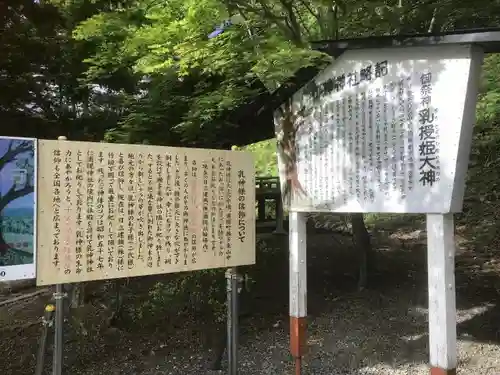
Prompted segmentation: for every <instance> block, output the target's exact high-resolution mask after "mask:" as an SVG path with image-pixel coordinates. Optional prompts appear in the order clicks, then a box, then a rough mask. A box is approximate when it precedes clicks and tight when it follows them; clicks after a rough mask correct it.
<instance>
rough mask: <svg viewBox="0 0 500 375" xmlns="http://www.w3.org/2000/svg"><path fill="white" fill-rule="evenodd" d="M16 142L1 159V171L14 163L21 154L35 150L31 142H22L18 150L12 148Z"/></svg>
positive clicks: (10, 145)
mask: <svg viewBox="0 0 500 375" xmlns="http://www.w3.org/2000/svg"><path fill="white" fill-rule="evenodd" d="M13 143H14V141H11V142H10V144H9V148H8V149H7V152H6V153H5V154H4V155H3V156H2V157H1V158H0V171H1V170H2V169H3V167H5V165H6V164H8V163H10V162H12V161H14V160H15V159H16V157H17V156H18V155H19V154H22V153H23V152H27V151H31V150H33V147H32V146H31V142H29V141H22V142H21V143H20V144H19V145H18V146H17V147H16V148H12V145H13Z"/></svg>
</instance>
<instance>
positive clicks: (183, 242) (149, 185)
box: [38, 141, 255, 285]
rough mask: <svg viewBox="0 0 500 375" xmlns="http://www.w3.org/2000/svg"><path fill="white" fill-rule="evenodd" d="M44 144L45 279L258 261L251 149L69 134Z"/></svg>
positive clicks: (42, 282) (41, 262)
mask: <svg viewBox="0 0 500 375" xmlns="http://www.w3.org/2000/svg"><path fill="white" fill-rule="evenodd" d="M39 148H40V155H39V159H40V173H41V174H43V175H44V176H49V177H45V178H44V179H42V180H41V181H40V196H42V195H43V197H42V198H41V199H40V200H39V205H40V208H41V211H40V212H41V213H40V214H39V215H40V231H41V232H42V233H43V231H44V230H45V231H50V233H51V234H52V236H39V241H40V247H41V251H40V252H39V254H38V255H39V257H38V269H39V272H38V276H39V277H38V284H39V285H47V284H55V283H66V282H77V281H87V280H99V279H107V278H118V277H131V276H139V275H149V274H159V273H169V272H180V271H188V270H195V269H205V268H213V267H229V266H231V267H232V266H236V265H245V264H252V263H254V262H255V228H254V225H252V224H251V223H253V222H254V220H255V212H254V209H253V208H254V207H255V186H254V184H255V179H254V167H253V160H252V157H251V155H250V154H248V153H246V152H239V151H238V152H233V151H222V150H200V149H179V148H170V147H160V146H142V145H140V146H139V145H115V144H105V143H90V142H72V141H64V142H62V141H40V146H39ZM66 182H67V183H66ZM47 207H50V209H48V208H47ZM69 208H71V209H69ZM44 215H50V217H46V218H44Z"/></svg>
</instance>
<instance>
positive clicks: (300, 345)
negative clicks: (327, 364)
mask: <svg viewBox="0 0 500 375" xmlns="http://www.w3.org/2000/svg"><path fill="white" fill-rule="evenodd" d="M305 349H306V318H297V317H294V316H291V317H290V352H291V354H292V356H293V357H295V358H299V357H302V356H303V355H304V354H305Z"/></svg>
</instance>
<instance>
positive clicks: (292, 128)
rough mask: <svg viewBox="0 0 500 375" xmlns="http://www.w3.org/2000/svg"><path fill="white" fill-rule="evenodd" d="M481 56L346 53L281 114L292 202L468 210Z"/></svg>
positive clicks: (283, 174) (432, 51) (441, 49)
mask: <svg viewBox="0 0 500 375" xmlns="http://www.w3.org/2000/svg"><path fill="white" fill-rule="evenodd" d="M481 62H482V53H481V52H480V51H478V50H476V49H474V48H473V47H471V46H466V45H454V46H432V47H405V48H387V49H370V50H352V51H347V52H345V53H344V54H343V55H342V56H341V57H340V58H339V59H337V60H336V61H335V62H333V63H332V64H331V65H330V66H329V67H327V68H326V69H325V70H324V71H323V72H321V73H320V74H319V75H318V76H316V77H315V78H314V79H313V80H312V81H311V82H310V83H309V84H308V85H306V86H305V87H303V88H302V89H301V90H300V91H298V92H297V93H296V94H295V95H294V96H293V98H292V99H291V100H290V101H289V102H288V103H285V104H284V105H283V106H282V107H281V108H279V109H278V110H277V111H276V113H275V125H276V133H277V138H278V161H279V170H280V179H281V182H282V192H283V196H284V201H285V205H287V206H288V207H289V208H291V209H293V210H296V211H310V212H312V211H318V212H319V211H330V212H395V213H398V212H400V213H403V212H414V213H424V212H425V213H445V212H456V211H460V210H461V208H462V200H463V192H464V184H465V173H466V170H467V163H468V158H469V151H470V143H471V136H472V123H473V120H474V112H475V104H476V96H477V82H478V80H479V74H480V67H481Z"/></svg>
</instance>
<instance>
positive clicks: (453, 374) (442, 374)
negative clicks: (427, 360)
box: [431, 367, 457, 375]
mask: <svg viewBox="0 0 500 375" xmlns="http://www.w3.org/2000/svg"><path fill="white" fill-rule="evenodd" d="M431 375H457V370H456V369H451V370H445V369H442V368H438V367H431Z"/></svg>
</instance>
